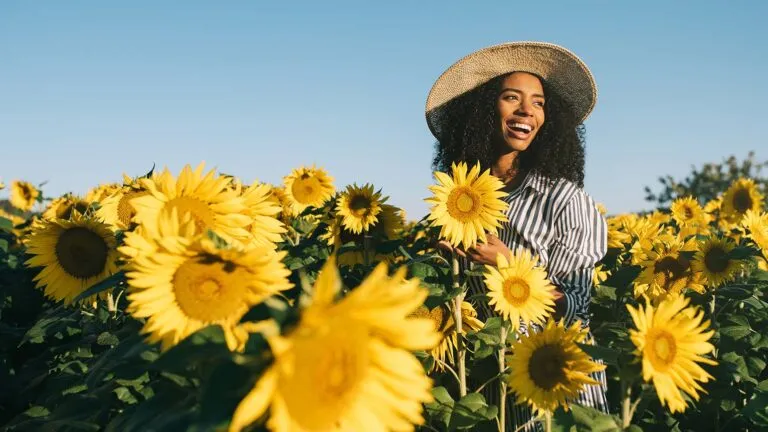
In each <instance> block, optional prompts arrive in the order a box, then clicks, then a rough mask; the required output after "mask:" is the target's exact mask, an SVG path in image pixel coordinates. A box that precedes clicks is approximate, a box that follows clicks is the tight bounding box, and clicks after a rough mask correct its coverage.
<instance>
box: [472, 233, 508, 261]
mask: <svg viewBox="0 0 768 432" xmlns="http://www.w3.org/2000/svg"><path fill="white" fill-rule="evenodd" d="M486 237H487V239H486V240H487V242H486V243H478V244H476V245H475V247H473V248H470V249H469V250H468V251H467V256H468V257H469V259H471V260H472V261H474V262H476V263H478V264H486V265H496V257H497V256H498V255H499V254H503V255H504V256H505V257H506V258H507V259H509V257H510V256H511V255H512V253H511V251H510V250H509V248H508V247H507V245H506V244H504V242H503V241H501V240H500V239H499V238H498V237H496V236H495V235H491V234H487V235H486Z"/></svg>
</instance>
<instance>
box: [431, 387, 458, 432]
mask: <svg viewBox="0 0 768 432" xmlns="http://www.w3.org/2000/svg"><path fill="white" fill-rule="evenodd" d="M432 395H433V396H434V398H435V401H434V402H431V403H428V404H425V405H424V408H425V410H426V414H427V416H428V417H429V418H430V419H433V420H434V421H431V422H430V423H433V424H434V423H438V424H442V425H443V426H444V427H446V428H447V427H448V424H449V423H450V421H451V412H452V411H453V404H454V401H453V398H452V397H451V395H450V394H449V393H448V390H447V389H446V388H445V387H434V388H432Z"/></svg>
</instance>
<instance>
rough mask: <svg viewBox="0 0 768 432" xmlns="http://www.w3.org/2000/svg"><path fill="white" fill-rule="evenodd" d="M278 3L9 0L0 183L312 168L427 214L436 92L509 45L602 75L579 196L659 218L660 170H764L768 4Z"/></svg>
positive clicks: (278, 173) (3, 45) (0, 100)
mask: <svg viewBox="0 0 768 432" xmlns="http://www.w3.org/2000/svg"><path fill="white" fill-rule="evenodd" d="M267 3H273V4H272V5H267ZM277 3H278V2H260V1H226V2H214V1H162V2H155V1H130V2H104V1H88V2H86V1H66V2H64V1H35V2H32V1H22V0H3V1H2V2H0V178H2V179H3V180H5V181H6V182H9V181H10V180H12V179H15V178H23V179H26V180H28V181H31V182H34V183H38V182H42V181H48V182H49V183H48V185H46V187H45V191H46V192H47V194H48V195H58V194H61V193H64V192H67V191H72V192H75V193H81V194H82V193H84V192H85V191H86V190H87V189H88V187H89V186H93V185H96V184H98V183H100V182H108V181H119V180H120V178H121V174H122V173H123V172H125V173H128V174H130V175H139V174H143V173H145V172H146V171H148V170H149V169H150V168H151V167H152V165H153V164H154V163H156V164H157V165H158V166H164V165H167V166H168V167H169V168H171V169H172V170H174V171H176V172H177V171H178V170H179V169H180V168H181V167H182V166H183V165H184V164H186V163H191V164H196V163H198V162H200V161H203V160H204V161H206V162H207V163H208V165H209V166H212V167H213V166H215V167H217V168H219V169H220V170H221V171H223V172H226V173H230V174H234V175H237V176H240V177H241V178H243V179H244V180H245V181H252V180H256V179H258V180H261V181H268V182H272V183H276V182H280V181H281V178H282V176H284V175H286V174H288V173H289V172H290V170H291V169H292V168H293V167H296V166H299V165H302V164H312V163H316V164H318V165H320V166H323V167H325V168H326V169H327V170H328V171H329V172H330V173H331V174H332V175H333V176H334V177H335V178H336V184H337V186H339V187H341V186H344V185H346V184H349V183H352V182H358V183H364V182H372V183H374V184H375V185H377V186H378V187H381V188H382V189H383V192H384V193H385V194H387V195H389V196H390V202H391V203H393V204H395V205H399V206H401V207H403V208H405V209H406V210H407V212H408V215H409V218H417V217H420V216H422V215H423V214H425V213H426V211H427V206H426V204H425V203H423V201H422V199H423V198H425V197H427V196H428V195H429V191H428V190H427V186H428V185H429V184H431V183H432V178H431V170H430V162H431V157H432V149H433V142H434V140H433V138H432V136H431V135H430V134H429V131H428V129H427V126H426V123H425V121H424V111H423V109H424V103H425V100H426V95H427V92H428V91H429V88H430V86H431V85H432V83H433V81H434V80H435V79H436V78H437V76H439V75H440V73H441V72H442V71H443V70H444V69H445V68H446V67H448V66H449V65H451V64H452V63H453V62H454V61H455V60H457V59H458V58H460V57H462V56H464V55H465V54H468V53H469V52H472V51H474V50H476V49H479V48H481V47H484V46H487V45H491V44H496V43H500V42H504V41H512V40H543V41H548V42H553V43H558V44H561V45H564V46H566V47H568V48H569V49H571V50H573V51H574V52H575V53H576V54H577V55H579V56H580V57H582V59H584V61H585V62H586V63H587V64H588V65H589V66H590V68H591V69H592V71H593V73H594V75H595V77H596V80H597V84H598V88H599V96H598V103H597V107H596V109H595V111H594V112H593V114H592V117H591V118H590V119H589V120H588V122H587V131H588V137H587V139H588V141H587V169H586V185H585V189H586V190H587V192H588V193H590V194H591V195H592V196H594V197H595V199H596V200H598V201H600V202H603V203H605V204H606V206H607V207H608V209H609V211H610V212H611V213H616V212H623V211H633V210H640V209H645V208H648V204H647V203H646V202H645V201H644V200H643V197H644V193H643V186H644V185H655V184H656V183H657V181H656V178H657V177H658V176H660V175H664V174H673V175H675V176H677V177H681V176H683V175H685V174H687V173H688V172H689V170H690V167H691V166H692V165H694V164H695V165H699V164H702V163H704V162H710V161H711V162H716V161H720V160H722V159H723V158H725V157H726V156H728V155H730V154H734V155H736V156H738V157H740V158H743V157H745V156H746V155H747V152H748V151H749V150H755V151H756V152H757V158H758V159H759V160H766V159H768V140H767V139H766V137H765V134H766V118H768V108H767V107H766V100H768V84H766V80H767V79H768V48H766V47H768V31H766V30H765V29H766V25H765V22H764V21H765V17H766V16H768V2H764V1H751V2H749V1H737V2H704V1H688V2H683V1H676V2H668V1H647V0H644V1H640V2H623V1H608V0H605V1H562V2H551V1H549V2H547V1H537V2H514V1H509V0H507V1H499V2H469V1H446V0H441V1H430V2H427V1H423V2H422V1H412V0H411V1H398V2H394V1H393V2H352V1H349V2H336V1H330V0H329V1H320V2H314V1H313V2H309V1H307V2H304V3H302V2H299V1H290V2H283V4H280V5H277ZM361 3H367V5H361ZM6 192H7V191H3V192H0V197H4V196H6V195H5V193H6Z"/></svg>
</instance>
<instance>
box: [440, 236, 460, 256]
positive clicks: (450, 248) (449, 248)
mask: <svg viewBox="0 0 768 432" xmlns="http://www.w3.org/2000/svg"><path fill="white" fill-rule="evenodd" d="M437 247H439V248H440V249H442V250H444V251H446V252H455V253H456V255H458V256H460V257H462V258H466V257H467V254H466V253H464V251H463V250H461V249H459V248H458V247H453V245H452V244H451V243H450V242H447V241H445V240H440V241H439V242H438V243H437Z"/></svg>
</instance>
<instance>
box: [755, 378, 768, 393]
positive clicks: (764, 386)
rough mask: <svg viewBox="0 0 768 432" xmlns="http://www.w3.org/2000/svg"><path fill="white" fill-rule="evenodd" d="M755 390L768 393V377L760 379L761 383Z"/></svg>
mask: <svg viewBox="0 0 768 432" xmlns="http://www.w3.org/2000/svg"><path fill="white" fill-rule="evenodd" d="M755 391H759V392H764V393H768V379H766V380H762V381H760V384H758V385H757V387H755Z"/></svg>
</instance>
